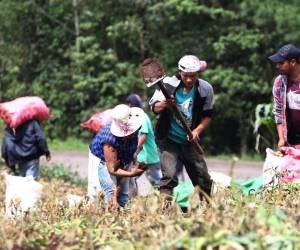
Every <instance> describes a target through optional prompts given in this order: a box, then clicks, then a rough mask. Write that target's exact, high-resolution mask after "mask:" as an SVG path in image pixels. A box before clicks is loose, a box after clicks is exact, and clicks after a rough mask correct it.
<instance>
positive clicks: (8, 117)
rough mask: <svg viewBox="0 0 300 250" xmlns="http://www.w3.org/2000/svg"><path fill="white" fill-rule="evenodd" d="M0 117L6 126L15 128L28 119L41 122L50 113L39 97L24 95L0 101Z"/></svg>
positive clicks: (48, 116)
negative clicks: (8, 100)
mask: <svg viewBox="0 0 300 250" xmlns="http://www.w3.org/2000/svg"><path fill="white" fill-rule="evenodd" d="M0 117H1V118H2V119H3V120H4V122H5V123H6V124H7V125H8V126H10V127H11V128H14V129H16V128H17V127H18V126H19V125H21V124H22V123H24V122H27V121H29V120H38V121H39V122H42V121H44V120H45V119H48V118H50V114H49V109H48V107H47V106H46V104H45V102H44V101H43V100H42V99H41V98H40V97H38V96H25V97H19V98H17V99H15V100H13V101H10V102H3V103H0Z"/></svg>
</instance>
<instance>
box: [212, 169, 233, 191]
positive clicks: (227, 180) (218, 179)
mask: <svg viewBox="0 0 300 250" xmlns="http://www.w3.org/2000/svg"><path fill="white" fill-rule="evenodd" d="M209 175H210V177H211V179H212V180H213V185H212V191H211V193H212V195H213V194H216V193H218V191H220V190H222V189H224V188H228V187H230V184H231V181H232V178H231V177H230V176H228V175H226V174H223V173H219V172H209Z"/></svg>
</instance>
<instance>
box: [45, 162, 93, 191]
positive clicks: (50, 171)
mask: <svg viewBox="0 0 300 250" xmlns="http://www.w3.org/2000/svg"><path fill="white" fill-rule="evenodd" d="M41 178H43V179H44V180H46V181H51V180H52V179H60V180H63V181H65V182H69V183H71V184H73V185H77V186H81V187H84V188H86V187H87V179H81V178H80V177H79V176H78V174H77V172H72V171H71V170H70V169H68V168H66V167H64V166H63V165H50V166H42V167H41Z"/></svg>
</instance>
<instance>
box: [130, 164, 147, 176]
mask: <svg viewBox="0 0 300 250" xmlns="http://www.w3.org/2000/svg"><path fill="white" fill-rule="evenodd" d="M144 172H145V169H141V168H139V166H137V167H136V168H135V169H133V170H132V172H131V177H134V176H140V175H142V174H143V173H144Z"/></svg>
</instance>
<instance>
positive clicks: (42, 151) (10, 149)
mask: <svg viewBox="0 0 300 250" xmlns="http://www.w3.org/2000/svg"><path fill="white" fill-rule="evenodd" d="M1 151H2V157H3V158H4V159H5V161H6V163H7V165H8V166H14V165H16V164H19V163H21V162H24V161H30V160H33V159H37V158H39V157H40V156H42V155H48V154H49V149H48V145H47V142H46V139H45V136H44V133H43V131H42V129H41V127H40V125H39V123H38V122H37V121H35V120H30V121H28V122H25V123H23V124H21V125H20V126H19V127H17V128H16V129H15V130H13V129H12V128H10V127H8V126H7V127H6V128H5V129H4V137H3V143H2V149H1Z"/></svg>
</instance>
